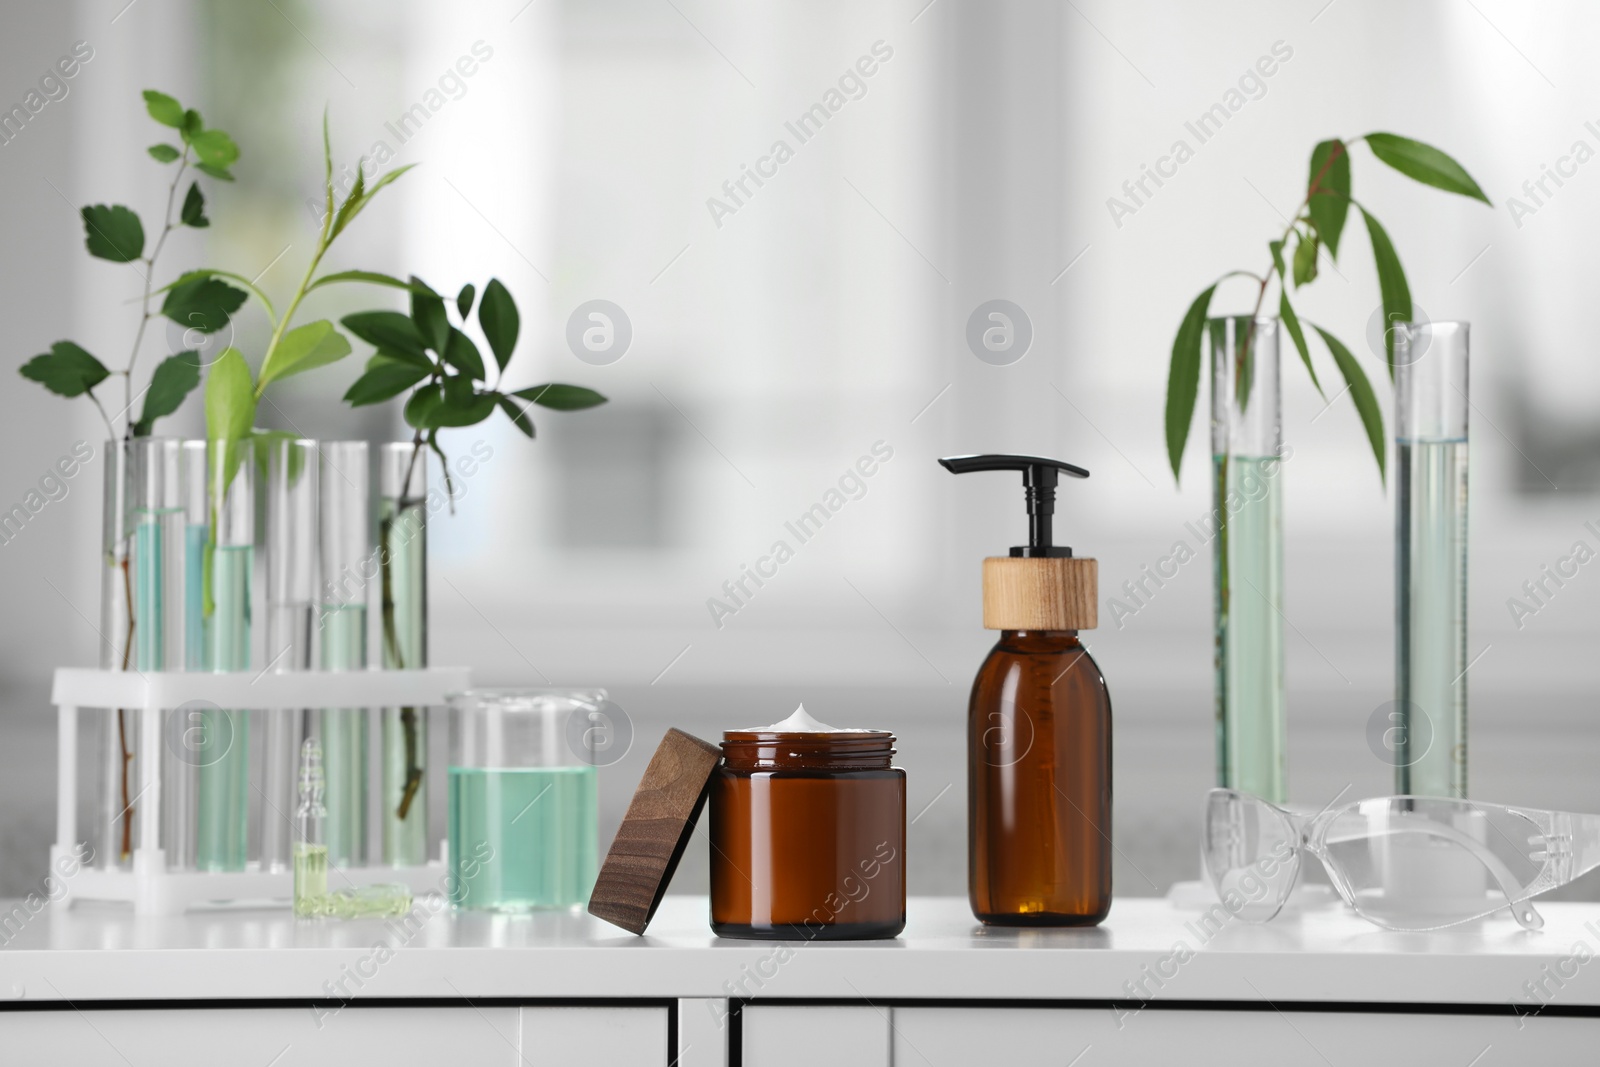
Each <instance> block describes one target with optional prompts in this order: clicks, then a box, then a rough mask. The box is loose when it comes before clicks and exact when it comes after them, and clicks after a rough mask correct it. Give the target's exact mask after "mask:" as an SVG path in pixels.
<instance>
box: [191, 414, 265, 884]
mask: <svg viewBox="0 0 1600 1067" xmlns="http://www.w3.org/2000/svg"><path fill="white" fill-rule="evenodd" d="M255 468H256V465H255V449H254V442H253V441H251V440H248V439H246V440H243V441H234V442H230V443H228V444H226V445H219V444H217V443H215V442H214V443H213V447H211V448H208V449H207V453H206V481H207V485H208V490H207V501H206V506H207V510H208V512H209V519H210V523H209V530H208V535H209V536H208V540H207V543H206V546H205V553H204V558H203V560H202V576H201V579H202V587H203V588H202V594H201V611H202V612H203V613H204V616H205V634H204V642H205V651H206V660H207V664H208V667H209V669H210V670H213V671H245V670H249V669H250V632H251V631H250V626H251V607H250V580H251V572H252V570H253V568H254V563H255ZM200 720H201V725H200V740H199V746H198V748H199V752H198V763H199V768H200V789H199V804H198V808H199V810H198V814H197V818H196V823H197V832H198V838H199V841H198V845H197V848H196V853H197V858H196V863H197V866H199V867H200V868H201V869H202V870H210V871H240V870H243V869H244V866H245V861H246V859H247V855H246V852H247V848H248V841H249V809H250V805H249V799H250V797H249V790H250V713H249V712H248V711H243V710H226V709H206V710H203V711H201V712H200Z"/></svg>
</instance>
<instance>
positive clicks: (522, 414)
mask: <svg viewBox="0 0 1600 1067" xmlns="http://www.w3.org/2000/svg"><path fill="white" fill-rule="evenodd" d="M500 410H501V411H504V412H505V413H506V414H507V415H509V416H511V423H512V425H514V426H515V427H516V428H517V429H519V430H521V431H522V432H523V433H524V434H526V435H527V436H528V437H529V438H532V437H533V436H534V429H533V420H532V419H530V418H529V417H528V406H527V405H526V404H520V403H518V402H517V399H516V398H515V397H510V396H502V397H500Z"/></svg>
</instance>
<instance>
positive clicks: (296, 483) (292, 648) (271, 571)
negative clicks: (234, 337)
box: [261, 438, 321, 870]
mask: <svg viewBox="0 0 1600 1067" xmlns="http://www.w3.org/2000/svg"><path fill="white" fill-rule="evenodd" d="M264 447H265V448H266V449H267V494H266V500H267V532H266V535H267V561H266V562H267V647H266V655H267V662H268V665H269V666H270V668H271V669H272V670H275V671H306V670H310V669H311V667H312V664H313V662H314V661H313V659H312V653H313V644H314V636H315V630H316V621H315V620H316V601H317V496H318V483H319V481H320V475H321V465H320V463H319V462H318V457H317V443H316V442H315V441H308V440H305V439H303V438H302V439H298V440H285V439H277V440H273V441H271V442H269V443H268V444H266V445H265V446H264ZM303 719H304V716H303V715H302V714H301V713H300V712H298V711H295V710H289V709H283V710H276V711H271V712H268V713H267V721H266V730H265V735H266V740H265V744H266V752H265V768H264V771H263V776H264V781H263V783H262V794H263V798H262V799H263V803H262V805H261V865H262V868H263V869H265V870H287V869H288V867H289V862H290V855H289V852H290V844H291V840H292V838H293V836H294V824H293V816H294V811H295V805H296V800H297V798H296V795H295V781H296V766H297V762H298V758H299V755H300V741H301V739H302V737H301V735H302V732H303V731H302V724H303Z"/></svg>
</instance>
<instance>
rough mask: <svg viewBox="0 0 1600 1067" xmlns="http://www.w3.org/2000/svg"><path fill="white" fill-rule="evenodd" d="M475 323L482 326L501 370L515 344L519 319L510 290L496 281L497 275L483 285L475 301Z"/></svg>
mask: <svg viewBox="0 0 1600 1067" xmlns="http://www.w3.org/2000/svg"><path fill="white" fill-rule="evenodd" d="M478 325H479V326H481V327H483V336H484V338H485V339H486V340H487V341H488V342H489V349H490V351H492V352H493V353H494V361H495V363H497V364H499V366H500V369H501V370H505V369H506V364H507V363H510V362H511V353H512V351H513V350H514V349H515V348H516V347H517V332H518V330H520V329H521V328H522V319H521V316H520V315H518V314H517V302H516V301H515V300H513V299H511V293H510V291H509V290H508V289H506V287H505V286H504V285H502V284H500V279H499V278H490V279H489V284H488V285H486V286H484V287H483V299H482V300H480V301H479V302H478Z"/></svg>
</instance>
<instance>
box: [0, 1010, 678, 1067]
mask: <svg viewBox="0 0 1600 1067" xmlns="http://www.w3.org/2000/svg"><path fill="white" fill-rule="evenodd" d="M524 1062H526V1063H530V1064H538V1065H539V1067H546V1065H548V1067H666V1063H667V1009H666V1008H655V1007H642V1008H544V1007H528V1008H515V1007H511V1008H506V1007H482V1008H473V1007H459V1008H458V1007H417V1008H404V1007H398V1008H397V1007H382V1008H364V1007H360V1006H357V1005H351V1006H349V1007H346V1008H343V1009H337V1010H336V1009H332V1008H315V1009H313V1008H159V1007H151V1008H119V1009H110V1010H108V1009H95V1008H91V1009H89V1010H86V1011H75V1010H73V1009H71V1008H66V1009H60V1010H51V1011H0V1063H5V1064H11V1063H18V1064H23V1063H59V1064H71V1065H73V1067H100V1065H101V1064H104V1065H106V1067H128V1065H129V1064H130V1063H131V1064H137V1065H141V1067H142V1065H143V1064H160V1065H161V1067H189V1065H191V1064H193V1065H194V1067H216V1065H219V1064H248V1065H250V1067H267V1065H268V1064H270V1065H271V1067H351V1065H352V1064H380V1065H382V1067H437V1065H439V1064H450V1065H452V1067H479V1065H485V1067H488V1065H492V1067H518V1065H519V1064H521V1063H524Z"/></svg>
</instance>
